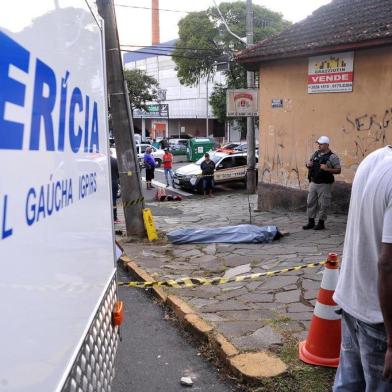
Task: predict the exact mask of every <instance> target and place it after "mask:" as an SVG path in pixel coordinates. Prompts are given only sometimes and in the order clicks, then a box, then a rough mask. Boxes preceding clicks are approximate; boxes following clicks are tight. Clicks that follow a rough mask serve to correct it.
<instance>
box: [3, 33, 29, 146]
mask: <svg viewBox="0 0 392 392" xmlns="http://www.w3.org/2000/svg"><path fill="white" fill-rule="evenodd" d="M0 51H1V56H0V86H1V88H0V149H7V150H21V149H22V145H23V128H24V125H23V123H19V122H14V121H9V120H6V119H5V118H4V114H5V108H6V104H7V103H12V104H14V105H18V106H24V104H25V94H26V86H25V85H24V84H23V83H21V82H18V81H17V80H15V79H12V78H10V77H9V68H10V66H11V65H12V66H14V67H16V68H18V69H20V70H21V71H23V72H26V73H27V72H28V71H29V60H30V53H29V52H28V51H27V50H26V49H24V48H23V47H22V46H20V45H19V44H18V43H17V42H15V41H14V40H12V39H11V38H9V37H8V36H6V35H5V34H4V33H2V32H1V31H0Z"/></svg>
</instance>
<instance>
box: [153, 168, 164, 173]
mask: <svg viewBox="0 0 392 392" xmlns="http://www.w3.org/2000/svg"><path fill="white" fill-rule="evenodd" d="M155 171H156V172H159V173H164V172H165V171H164V170H163V169H155Z"/></svg>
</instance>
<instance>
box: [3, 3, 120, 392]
mask: <svg viewBox="0 0 392 392" xmlns="http://www.w3.org/2000/svg"><path fill="white" fill-rule="evenodd" d="M103 48H104V37H103V24H102V21H101V19H100V17H99V15H98V13H97V12H96V10H95V9H94V5H93V2H91V1H84V0H62V1H59V2H58V1H53V0H40V1H31V2H30V1H26V0H14V1H12V2H7V3H3V4H2V6H1V12H0V53H1V60H0V63H1V66H0V102H1V104H0V162H1V167H2V170H1V171H0V255H1V256H0V262H1V274H0V314H1V317H0V390H1V391H13V392H60V391H64V392H65V391H66V392H71V391H78V392H79V391H82V392H88V391H109V390H110V383H111V380H112V378H113V375H114V365H113V364H114V359H115V355H116V349H117V345H118V326H117V325H115V324H116V323H114V322H113V320H114V319H113V318H112V316H113V310H114V308H115V305H116V302H117V284H116V255H115V242H114V235H113V216H112V207H111V186H110V183H111V181H110V165H109V163H110V160H109V148H108V140H109V135H108V124H107V119H108V114H107V113H108V111H107V95H106V89H105V86H106V71H105V52H104V50H103Z"/></svg>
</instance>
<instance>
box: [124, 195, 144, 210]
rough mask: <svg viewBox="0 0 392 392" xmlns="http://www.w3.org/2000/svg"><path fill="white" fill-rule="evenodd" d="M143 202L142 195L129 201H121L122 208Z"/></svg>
mask: <svg viewBox="0 0 392 392" xmlns="http://www.w3.org/2000/svg"><path fill="white" fill-rule="evenodd" d="M143 202H144V197H141V198H140V199H135V200H129V201H126V202H123V208H127V207H129V206H134V205H136V204H141V203H143Z"/></svg>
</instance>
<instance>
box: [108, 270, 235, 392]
mask: <svg viewBox="0 0 392 392" xmlns="http://www.w3.org/2000/svg"><path fill="white" fill-rule="evenodd" d="M119 275H120V276H119V279H120V280H127V279H128V280H129V277H128V276H127V274H126V272H124V271H123V270H121V269H120V270H119ZM119 290H120V292H119V296H120V298H121V299H122V300H123V301H125V320H124V323H123V326H122V327H121V335H122V341H121V342H120V345H119V350H118V354H117V357H116V376H115V379H114V382H113V385H112V392H130V391H135V392H159V391H162V392H163V391H164V392H167V391H170V392H177V391H183V390H184V389H186V387H184V386H182V385H180V379H181V377H183V376H190V377H191V378H192V380H193V382H194V385H193V387H192V390H195V391H203V392H204V391H205V392H209V391H211V392H230V391H235V390H236V389H235V386H234V385H230V384H229V382H227V381H225V380H224V378H223V377H222V376H221V375H220V374H219V371H218V369H216V368H215V367H214V366H213V365H212V364H211V363H209V362H208V361H207V360H205V359H204V358H203V357H202V356H201V355H200V354H199V353H198V351H197V349H196V348H195V347H194V345H192V343H190V342H189V340H187V339H186V338H185V336H184V335H183V334H181V332H180V329H179V328H177V326H176V324H175V323H174V322H173V321H172V320H171V319H170V318H169V317H168V315H167V314H166V313H165V310H164V309H163V308H162V307H161V306H159V305H158V304H156V303H155V302H154V301H153V300H152V298H150V297H149V295H148V294H147V293H146V292H145V291H143V290H140V289H130V288H125V287H120V288H119Z"/></svg>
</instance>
